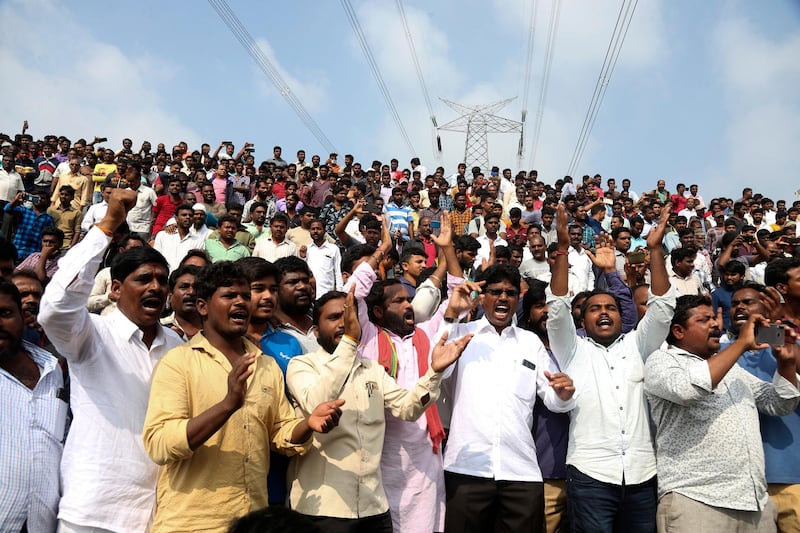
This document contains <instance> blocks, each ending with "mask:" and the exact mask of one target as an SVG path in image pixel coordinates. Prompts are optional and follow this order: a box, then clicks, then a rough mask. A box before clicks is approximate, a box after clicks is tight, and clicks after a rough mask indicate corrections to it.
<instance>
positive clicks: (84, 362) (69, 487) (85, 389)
mask: <svg viewBox="0 0 800 533" xmlns="http://www.w3.org/2000/svg"><path fill="white" fill-rule="evenodd" d="M110 241H111V238H110V237H107V236H106V235H105V234H104V233H103V232H102V231H101V230H100V229H99V228H97V227H94V228H92V229H91V230H89V233H87V234H86V237H85V238H84V239H83V240H82V241H81V242H79V243H78V244H76V245H75V246H73V247H72V248H71V249H70V250H69V251H68V252H67V254H66V255H65V256H64V257H63V258H61V260H60V261H59V269H58V272H56V274H55V275H54V276H53V279H52V280H51V281H50V283H49V284H48V285H47V291H46V292H45V294H44V296H43V297H42V303H41V311H40V312H39V323H40V324H41V325H42V327H44V330H45V331H46V332H47V335H48V337H49V338H50V339H51V340H52V342H53V345H54V346H55V347H56V349H57V350H58V352H59V353H60V354H61V355H63V356H64V357H65V358H66V359H67V360H68V361H69V369H70V375H71V386H70V388H71V405H72V410H73V414H74V419H73V422H72V427H71V429H70V433H69V436H68V437H67V442H66V444H65V446H64V456H63V459H62V461H61V477H62V482H63V496H62V498H61V502H60V503H59V511H58V518H59V520H66V521H67V522H70V523H72V524H76V525H79V526H86V527H95V528H102V529H109V530H111V531H147V529H148V527H149V523H150V519H151V516H152V514H153V508H154V505H155V501H156V480H157V477H158V466H157V465H156V464H155V463H153V462H152V461H151V460H150V458H149V457H148V456H147V454H146V453H145V451H144V443H143V441H142V428H143V426H144V417H145V413H146V411H147V401H148V398H149V394H150V379H151V377H152V374H153V369H154V368H155V366H156V363H157V362H158V361H159V359H161V357H162V356H163V355H164V354H165V353H166V352H167V351H169V350H170V349H172V348H174V347H175V346H178V345H179V344H181V343H182V341H181V339H180V337H178V335H177V334H175V333H174V332H173V331H171V330H169V329H164V328H162V327H160V326H159V327H158V334H157V335H156V338H155V340H154V341H153V343H152V346H151V347H150V348H149V349H148V348H147V346H146V345H145V344H144V342H143V341H142V331H141V330H140V329H139V328H138V327H137V326H136V325H135V324H134V323H133V322H131V321H130V320H128V318H127V317H126V316H125V315H124V314H123V313H122V312H121V311H119V310H116V311H114V312H112V313H110V314H108V315H106V316H97V315H93V314H91V313H89V311H88V310H87V309H86V300H87V298H88V296H89V291H90V290H91V288H92V285H93V284H94V273H95V272H97V268H98V266H99V265H100V261H101V260H102V258H103V253H104V252H105V250H106V248H107V247H108V245H109V243H110Z"/></svg>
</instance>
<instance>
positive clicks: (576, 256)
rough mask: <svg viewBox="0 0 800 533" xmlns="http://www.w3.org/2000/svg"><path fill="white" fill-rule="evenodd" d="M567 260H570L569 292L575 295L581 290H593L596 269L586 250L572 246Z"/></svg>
mask: <svg viewBox="0 0 800 533" xmlns="http://www.w3.org/2000/svg"><path fill="white" fill-rule="evenodd" d="M567 260H568V261H569V292H570V293H571V294H572V295H573V296H574V295H576V294H578V293H579V292H583V291H591V290H593V289H594V281H595V279H594V270H592V260H591V259H589V256H588V255H587V253H586V251H585V250H584V249H583V248H581V249H580V250H576V249H575V247H574V246H570V247H569V254H568V255H567Z"/></svg>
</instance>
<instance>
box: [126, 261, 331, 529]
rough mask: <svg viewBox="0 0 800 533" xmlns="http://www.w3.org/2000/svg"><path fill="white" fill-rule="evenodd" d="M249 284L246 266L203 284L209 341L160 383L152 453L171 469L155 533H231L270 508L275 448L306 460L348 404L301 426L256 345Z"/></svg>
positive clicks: (191, 348)
mask: <svg viewBox="0 0 800 533" xmlns="http://www.w3.org/2000/svg"><path fill="white" fill-rule="evenodd" d="M249 303H250V283H249V282H248V280H247V277H246V275H245V273H244V271H243V270H242V268H241V266H240V265H237V264H236V263H230V262H224V261H223V262H219V263H214V264H212V265H210V266H208V267H206V268H204V269H203V270H202V271H201V272H200V274H199V276H198V279H197V310H198V312H199V313H200V316H201V317H202V320H203V331H202V332H200V333H198V334H197V335H195V336H194V337H193V338H192V340H191V341H190V342H189V343H187V344H184V345H182V346H179V347H178V348H176V349H174V350H171V351H170V352H168V353H167V354H166V355H165V356H164V358H163V360H162V361H161V362H160V363H159V365H158V366H157V367H156V370H155V371H154V373H153V382H152V387H151V393H150V401H149V404H148V408H147V416H146V417H145V423H144V430H143V435H142V436H143V439H144V448H145V450H146V451H147V454H148V455H149V456H150V458H151V459H152V460H153V461H155V462H156V463H157V464H160V465H163V466H164V468H162V469H161V473H160V476H159V481H158V490H157V492H158V494H159V498H158V502H157V505H156V512H155V518H154V525H153V528H154V530H156V531H190V530H191V531H196V530H203V531H225V530H226V529H227V527H228V525H229V524H230V521H231V520H232V519H233V518H237V517H239V516H242V515H244V514H247V513H248V512H250V511H253V510H255V509H260V508H262V507H265V506H266V505H267V487H266V483H265V482H264V480H265V479H266V476H267V471H268V470H269V449H270V447H272V448H274V449H276V450H279V451H282V452H284V453H286V454H296V453H304V452H305V451H307V450H308V448H309V446H310V445H311V436H312V432H314V431H316V432H320V433H321V432H328V431H330V430H331V429H333V428H334V427H336V425H337V423H338V420H339V416H340V414H341V411H340V409H339V408H340V406H341V405H342V404H343V403H344V401H343V400H337V401H330V402H324V403H321V404H320V405H318V406H314V407H312V409H311V411H310V413H309V415H307V416H306V417H305V418H295V416H294V411H293V410H292V407H291V405H290V404H289V401H288V400H287V398H286V394H285V393H284V384H283V376H282V374H281V371H280V369H279V368H278V366H277V364H275V362H274V360H273V359H271V358H268V357H263V356H261V355H262V354H261V350H260V349H259V348H258V346H256V345H255V344H253V343H252V342H250V341H249V340H247V338H246V336H245V334H246V333H247V322H248V319H249V318H250V305H249Z"/></svg>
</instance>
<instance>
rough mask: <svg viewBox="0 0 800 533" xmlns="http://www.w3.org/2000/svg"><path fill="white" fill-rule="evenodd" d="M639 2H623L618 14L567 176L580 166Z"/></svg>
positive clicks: (626, 0) (625, 0)
mask: <svg viewBox="0 0 800 533" xmlns="http://www.w3.org/2000/svg"><path fill="white" fill-rule="evenodd" d="M638 3H639V2H638V0H633V1H632V2H630V1H628V0H622V5H621V6H620V8H619V13H618V14H617V22H616V24H615V25H614V32H613V33H612V34H611V40H610V41H609V43H608V49H606V56H605V58H604V60H603V66H602V67H601V68H600V75H599V76H598V77H597V83H596V84H595V88H594V93H593V94H592V100H591V101H590V103H589V108H588V109H587V110H586V117H585V118H584V120H583V126H582V127H581V132H580V135H578V142H577V143H576V144H575V151H574V152H573V154H572V159H571V160H570V164H569V168H568V169H567V174H569V175H572V174H573V173H575V171H576V170H577V168H578V165H579V164H580V160H581V157H583V151H584V149H585V148H586V144H587V143H588V140H589V135H590V134H591V131H592V128H593V127H594V122H595V120H596V118H597V113H598V111H599V110H600V105H601V104H602V103H603V99H604V98H605V93H606V89H607V88H608V84H609V82H610V81H611V75H612V74H613V73H614V68H615V67H616V65H617V59H619V54H620V52H621V51H622V45H623V43H624V42H625V37H626V36H627V34H628V28H629V27H630V25H631V20H633V14H634V13H635V11H636V6H637V4H638Z"/></svg>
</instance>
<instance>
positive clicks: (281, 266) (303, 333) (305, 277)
mask: <svg viewBox="0 0 800 533" xmlns="http://www.w3.org/2000/svg"><path fill="white" fill-rule="evenodd" d="M275 266H276V267H277V268H278V270H279V271H280V274H281V275H280V278H279V279H278V307H277V309H275V319H276V321H277V322H278V323H279V324H280V329H281V330H282V331H285V332H286V333H289V334H290V335H292V336H293V337H294V338H295V339H297V341H298V342H299V343H300V344H301V345H302V346H303V353H310V352H313V351H316V349H317V348H319V345H318V344H317V337H316V335H314V331H313V323H312V322H311V307H312V306H313V305H314V286H313V285H312V283H311V279H312V277H313V274H312V273H311V269H309V268H308V263H306V262H305V261H303V260H302V259H300V258H299V257H295V256H289V257H284V258H281V259H278V260H277V261H275Z"/></svg>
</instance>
